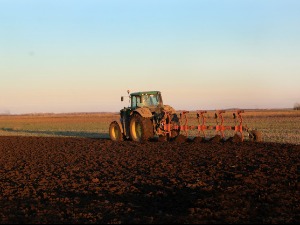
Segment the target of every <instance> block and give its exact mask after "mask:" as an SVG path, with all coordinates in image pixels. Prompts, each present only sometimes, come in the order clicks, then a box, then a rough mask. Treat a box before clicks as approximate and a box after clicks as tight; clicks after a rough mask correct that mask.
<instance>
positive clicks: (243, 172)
mask: <svg viewBox="0 0 300 225" xmlns="http://www.w3.org/2000/svg"><path fill="white" fill-rule="evenodd" d="M178 140H180V141H173V142H164V141H151V142H145V143H136V142H132V141H124V142H119V143H117V142H112V141H111V140H108V139H91V138H62V137H21V136H14V137H12V136H11V137H9V136H6V137H0V209H1V210H0V223H1V224H7V223H10V224H12V223H25V224H29V223H31V224H40V223H43V224H46V223H49V224H50V223H60V224H62V223H73V224H75V223H76V224H77V223H78V224H79V223H84V224H89V223H106V224H120V223H123V224H124V223H134V224H150V223H156V224H158V223H159V224H170V223H172V224H175V223H190V224H191V223H192V224H196V223H197V224H199V223H202V224H203V223H205V224H217V223H236V224H249V223H253V224H257V223H268V224H282V223H283V224H299V223H300V193H299V192H300V191H299V190H300V184H299V183H300V182H299V179H300V178H299V177H300V145H292V144H278V143H253V142H246V141H244V142H242V143H240V142H235V141H233V140H232V141H226V142H222V141H221V142H217V141H205V142H204V141H201V139H195V140H191V139H182V138H181V139H178Z"/></svg>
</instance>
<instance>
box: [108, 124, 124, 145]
mask: <svg viewBox="0 0 300 225" xmlns="http://www.w3.org/2000/svg"><path fill="white" fill-rule="evenodd" d="M109 136H110V139H111V140H113V141H123V140H124V137H123V133H122V131H121V128H120V126H119V124H118V122H117V121H113V122H111V124H110V125H109Z"/></svg>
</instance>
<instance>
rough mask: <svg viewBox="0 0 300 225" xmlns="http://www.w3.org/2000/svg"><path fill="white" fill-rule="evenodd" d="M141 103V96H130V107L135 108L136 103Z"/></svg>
mask: <svg viewBox="0 0 300 225" xmlns="http://www.w3.org/2000/svg"><path fill="white" fill-rule="evenodd" d="M140 103H141V97H140V96H132V98H131V108H133V109H135V108H137V106H138V104H140Z"/></svg>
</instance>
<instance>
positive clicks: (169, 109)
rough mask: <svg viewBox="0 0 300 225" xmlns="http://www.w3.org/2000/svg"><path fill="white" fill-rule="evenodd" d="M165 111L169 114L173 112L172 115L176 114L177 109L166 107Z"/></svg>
mask: <svg viewBox="0 0 300 225" xmlns="http://www.w3.org/2000/svg"><path fill="white" fill-rule="evenodd" d="M164 110H165V111H167V112H171V114H174V113H176V111H175V109H174V108H173V107H172V106H169V105H164Z"/></svg>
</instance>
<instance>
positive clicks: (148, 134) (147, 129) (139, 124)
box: [129, 114, 154, 142]
mask: <svg viewBox="0 0 300 225" xmlns="http://www.w3.org/2000/svg"><path fill="white" fill-rule="evenodd" d="M129 128H130V137H131V139H132V140H133V141H137V142H143V141H148V140H149V139H151V138H153V136H154V132H153V124H152V121H151V119H150V118H143V117H142V116H141V115H139V114H134V115H133V116H132V117H131V120H130V125H129Z"/></svg>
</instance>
